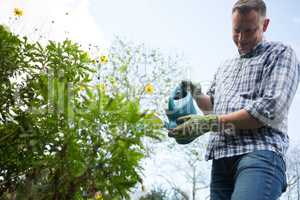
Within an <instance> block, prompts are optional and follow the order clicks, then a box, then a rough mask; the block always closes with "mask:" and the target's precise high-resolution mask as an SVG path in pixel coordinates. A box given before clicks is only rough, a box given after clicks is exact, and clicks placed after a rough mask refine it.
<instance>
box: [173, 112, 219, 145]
mask: <svg viewBox="0 0 300 200" xmlns="http://www.w3.org/2000/svg"><path fill="white" fill-rule="evenodd" d="M177 122H178V124H180V123H182V124H181V125H179V126H177V127H176V128H174V129H172V130H170V131H169V137H173V138H175V140H176V141H177V140H179V141H180V140H183V139H191V140H194V139H195V138H197V137H199V136H201V135H203V134H205V133H207V132H210V131H218V130H220V125H219V119H218V116H216V115H204V116H202V115H188V116H184V117H180V118H178V120H177Z"/></svg>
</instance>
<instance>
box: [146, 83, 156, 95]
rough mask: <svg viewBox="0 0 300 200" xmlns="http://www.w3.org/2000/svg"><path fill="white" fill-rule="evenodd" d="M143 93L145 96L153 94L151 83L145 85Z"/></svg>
mask: <svg viewBox="0 0 300 200" xmlns="http://www.w3.org/2000/svg"><path fill="white" fill-rule="evenodd" d="M145 92H146V93H147V94H153V92H154V86H153V84H152V83H147V85H146V86H145Z"/></svg>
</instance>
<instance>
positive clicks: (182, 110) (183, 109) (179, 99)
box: [165, 85, 200, 144]
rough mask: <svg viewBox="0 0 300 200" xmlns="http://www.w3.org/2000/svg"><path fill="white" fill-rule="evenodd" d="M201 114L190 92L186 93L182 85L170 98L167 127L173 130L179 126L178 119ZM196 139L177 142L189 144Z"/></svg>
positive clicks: (183, 139) (187, 138)
mask: <svg viewBox="0 0 300 200" xmlns="http://www.w3.org/2000/svg"><path fill="white" fill-rule="evenodd" d="M192 114H200V110H199V108H198V106H197V105H196V103H195V101H194V100H193V97H192V94H191V92H190V91H185V90H183V89H182V87H181V85H179V86H177V87H176V88H175V89H174V90H173V91H172V92H171V95H170V97H169V101H168V109H167V110H166V115H167V117H168V120H169V122H165V127H166V128H167V129H173V128H175V127H176V126H177V125H179V124H178V122H177V119H178V118H179V117H183V116H186V115H192ZM195 138H196V137H194V138H193V137H189V136H187V137H186V138H182V139H177V138H176V142H177V143H179V144H187V143H190V142H191V141H193V140H194V139H195Z"/></svg>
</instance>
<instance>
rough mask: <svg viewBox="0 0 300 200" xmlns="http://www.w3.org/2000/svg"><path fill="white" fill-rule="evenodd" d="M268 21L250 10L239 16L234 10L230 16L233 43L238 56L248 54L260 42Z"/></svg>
mask: <svg viewBox="0 0 300 200" xmlns="http://www.w3.org/2000/svg"><path fill="white" fill-rule="evenodd" d="M268 24H269V19H263V18H262V17H261V16H260V15H259V14H258V12H256V11H255V10H251V11H249V12H248V13H246V14H241V13H240V12H239V11H238V10H236V11H235V12H234V13H233V14H232V28H233V30H232V35H233V41H234V43H235V44H236V46H237V47H238V50H239V52H240V54H246V53H248V52H250V51H251V50H252V49H253V48H254V47H255V46H256V45H257V44H258V43H259V42H260V41H262V38H263V33H264V32H265V31H266V30H267V27H268Z"/></svg>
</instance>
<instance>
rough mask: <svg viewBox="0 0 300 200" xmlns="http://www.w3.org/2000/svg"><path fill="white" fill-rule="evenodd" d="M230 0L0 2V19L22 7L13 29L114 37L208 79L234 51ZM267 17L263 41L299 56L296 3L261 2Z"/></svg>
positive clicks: (294, 132) (87, 39) (293, 123)
mask: <svg viewBox="0 0 300 200" xmlns="http://www.w3.org/2000/svg"><path fill="white" fill-rule="evenodd" d="M234 2H235V0H209V1H207V0H126V1H124V0H106V1H104V0H19V1H17V0H0V22H1V23H6V24H9V23H11V22H9V17H10V16H12V12H13V8H14V7H20V8H23V9H24V17H23V18H22V19H21V20H20V21H19V22H14V23H15V25H14V26H15V27H17V28H16V31H19V32H27V33H31V32H32V31H33V30H34V28H39V29H40V30H41V31H42V33H43V34H45V35H46V36H47V37H50V38H52V39H57V40H61V39H63V38H64V37H65V35H66V33H67V35H68V37H70V38H72V39H74V40H76V41H79V42H82V43H97V44H99V45H100V46H109V43H110V42H111V41H112V40H113V38H114V36H121V37H122V38H124V39H127V40H130V41H134V42H136V43H145V44H146V45H147V46H149V47H153V48H159V49H160V50H161V51H163V52H165V53H166V54H168V53H171V54H173V53H180V54H182V53H183V54H184V55H185V59H186V61H187V62H189V66H188V67H189V70H190V74H191V77H190V78H191V79H192V80H197V81H206V80H210V79H211V78H212V76H213V74H214V72H215V70H216V69H217V67H218V65H219V64H220V63H221V62H222V61H223V60H224V59H226V58H230V57H232V56H234V55H236V54H237V51H236V48H235V46H234V44H233V42H232V40H231V7H232V5H233V3H234ZM266 3H267V6H268V17H270V19H271V24H270V27H269V30H268V31H267V33H266V39H267V40H275V41H282V42H284V43H286V44H290V45H291V46H292V47H293V48H294V49H295V51H296V52H297V55H298V57H300V34H299V33H300V14H299V8H300V1H299V0H284V1H283V0H266ZM299 114H300V95H299V90H298V93H297V95H296V97H295V99H294V103H293V105H292V108H291V111H290V118H289V126H290V129H289V135H290V137H291V142H294V141H299V139H300V133H299V131H298V130H299V127H298V126H297V124H299Z"/></svg>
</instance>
